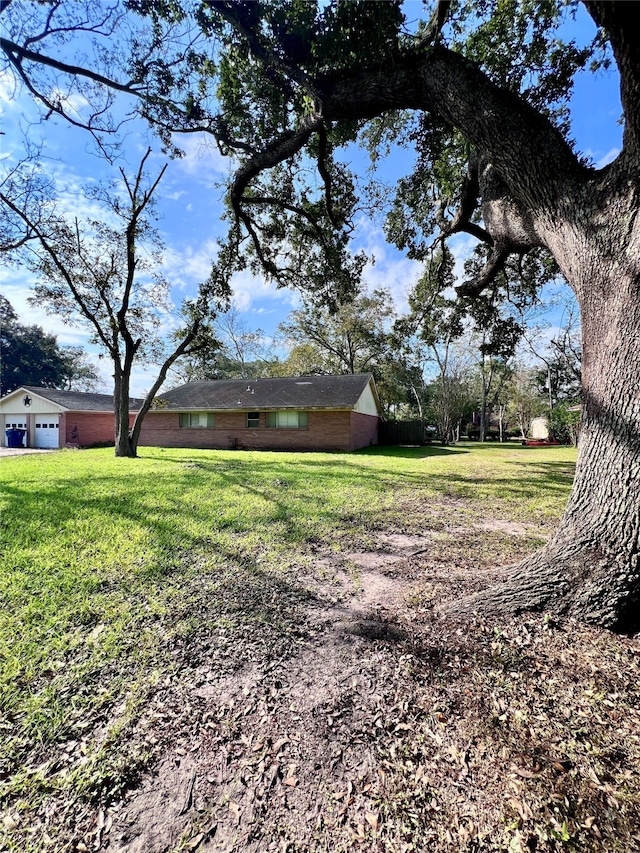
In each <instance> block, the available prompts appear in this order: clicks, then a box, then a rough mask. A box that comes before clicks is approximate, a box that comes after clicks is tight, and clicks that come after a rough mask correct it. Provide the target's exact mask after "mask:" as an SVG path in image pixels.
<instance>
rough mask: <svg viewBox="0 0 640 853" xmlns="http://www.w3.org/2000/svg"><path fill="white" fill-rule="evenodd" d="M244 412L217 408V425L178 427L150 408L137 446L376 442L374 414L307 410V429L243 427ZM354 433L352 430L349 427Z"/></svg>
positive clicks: (338, 446) (300, 446)
mask: <svg viewBox="0 0 640 853" xmlns="http://www.w3.org/2000/svg"><path fill="white" fill-rule="evenodd" d="M246 417H247V415H246V412H222V413H220V412H217V413H216V415H215V427H213V428H203V427H200V428H196V429H189V428H185V427H180V416H179V414H178V413H177V412H149V414H148V415H147V416H146V417H145V419H144V421H143V424H142V432H141V434H140V445H141V446H146V447H193V448H203V449H212V450H214V449H229V448H233V447H238V448H242V449H247V450H354V449H356V448H358V447H367V446H368V445H369V444H370V443H371V442H372V441H373V442H374V443H375V442H377V430H378V418H376V417H372V416H371V415H362V414H358V413H356V412H350V411H334V412H313V411H311V412H309V426H308V428H307V429H277V428H272V427H269V428H267V427H266V413H265V412H260V427H259V428H251V429H249V428H247V426H246ZM354 428H355V430H356V431H357V432H356V434H355V435H354V434H353V430H354Z"/></svg>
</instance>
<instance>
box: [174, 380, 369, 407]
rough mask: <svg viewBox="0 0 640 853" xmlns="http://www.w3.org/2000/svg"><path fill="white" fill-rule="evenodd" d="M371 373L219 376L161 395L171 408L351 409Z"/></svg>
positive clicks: (191, 383) (188, 384) (188, 383)
mask: <svg viewBox="0 0 640 853" xmlns="http://www.w3.org/2000/svg"><path fill="white" fill-rule="evenodd" d="M371 378H372V376H371V374H370V373H357V374H349V375H348V376H287V377H284V378H279V379H216V380H213V381H211V382H187V384H186V385H181V386H180V387H179V388H174V389H173V390H172V391H167V392H166V393H165V394H162V395H160V397H159V403H160V406H159V408H165V407H166V408H168V409H182V410H184V409H215V410H226V409H241V410H243V411H245V410H246V411H257V410H258V409H325V408H326V409H351V408H353V407H354V406H355V405H356V403H357V402H358V400H359V399H360V395H361V394H362V392H363V391H364V389H365V388H366V387H367V385H368V383H369V381H370V380H371Z"/></svg>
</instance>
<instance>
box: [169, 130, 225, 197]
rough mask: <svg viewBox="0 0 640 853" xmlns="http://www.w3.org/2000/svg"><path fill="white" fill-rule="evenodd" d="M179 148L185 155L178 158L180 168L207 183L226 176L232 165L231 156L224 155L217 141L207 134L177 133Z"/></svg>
mask: <svg viewBox="0 0 640 853" xmlns="http://www.w3.org/2000/svg"><path fill="white" fill-rule="evenodd" d="M173 141H174V143H175V144H176V145H177V146H178V148H180V149H182V151H184V157H181V158H180V159H179V160H176V164H177V166H178V168H179V169H181V170H182V171H183V172H186V173H187V174H188V175H190V176H191V177H195V178H198V179H199V180H201V181H203V182H204V183H206V184H207V185H211V184H213V183H214V180H218V179H220V178H221V177H224V176H226V175H227V174H228V173H229V170H230V168H231V165H232V161H231V159H230V158H229V157H223V156H222V154H221V153H220V152H219V151H218V149H217V147H216V145H215V143H214V142H213V141H212V139H211V138H210V137H208V136H207V135H206V134H204V133H201V134H195V135H193V136H180V135H176V136H174V139H173Z"/></svg>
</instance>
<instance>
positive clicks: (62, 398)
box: [22, 385, 142, 412]
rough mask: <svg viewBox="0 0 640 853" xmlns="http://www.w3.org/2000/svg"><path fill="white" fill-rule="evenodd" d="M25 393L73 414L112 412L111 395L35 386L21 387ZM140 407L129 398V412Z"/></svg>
mask: <svg viewBox="0 0 640 853" xmlns="http://www.w3.org/2000/svg"><path fill="white" fill-rule="evenodd" d="M22 387H23V388H24V389H25V391H31V393H32V394H38V396H40V397H44V398H45V400H50V401H51V402H52V403H57V404H58V405H59V406H64V407H65V409H70V410H71V411H74V412H112V411H113V394H91V393H87V392H85V391H58V390H57V389H55V388H38V386H37V385H23V386H22ZM141 405H142V400H138V399H136V398H133V397H131V398H129V407H130V408H131V411H134V412H135V411H136V410H137V409H139V408H140V406H141Z"/></svg>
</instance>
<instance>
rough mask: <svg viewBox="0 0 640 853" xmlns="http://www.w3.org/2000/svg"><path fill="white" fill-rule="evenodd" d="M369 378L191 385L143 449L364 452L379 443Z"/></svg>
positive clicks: (154, 419) (178, 393)
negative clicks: (147, 447)
mask: <svg viewBox="0 0 640 853" xmlns="http://www.w3.org/2000/svg"><path fill="white" fill-rule="evenodd" d="M380 413H381V409H380V401H379V399H378V393H377V391H376V387H375V383H374V381H373V376H372V375H371V374H370V373H365V374H355V375H354V374H350V375H347V376H294V377H286V378H279V379H248V380H247V379H233V380H223V379H217V380H214V381H211V382H188V383H187V384H186V385H182V386H180V387H179V388H174V389H173V390H172V391H167V392H166V393H165V394H162V395H160V396H159V397H158V398H157V399H156V401H155V404H154V408H153V409H152V410H151V411H150V412H149V413H148V415H147V416H146V417H145V419H144V422H143V425H142V432H141V435H140V445H142V446H144V445H146V446H155V447H194V448H195V447H199V448H235V447H237V448H246V449H252V450H259V449H260V450H357V449H358V448H361V447H368V446H369V445H371V444H377V443H378V423H379V421H380Z"/></svg>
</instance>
